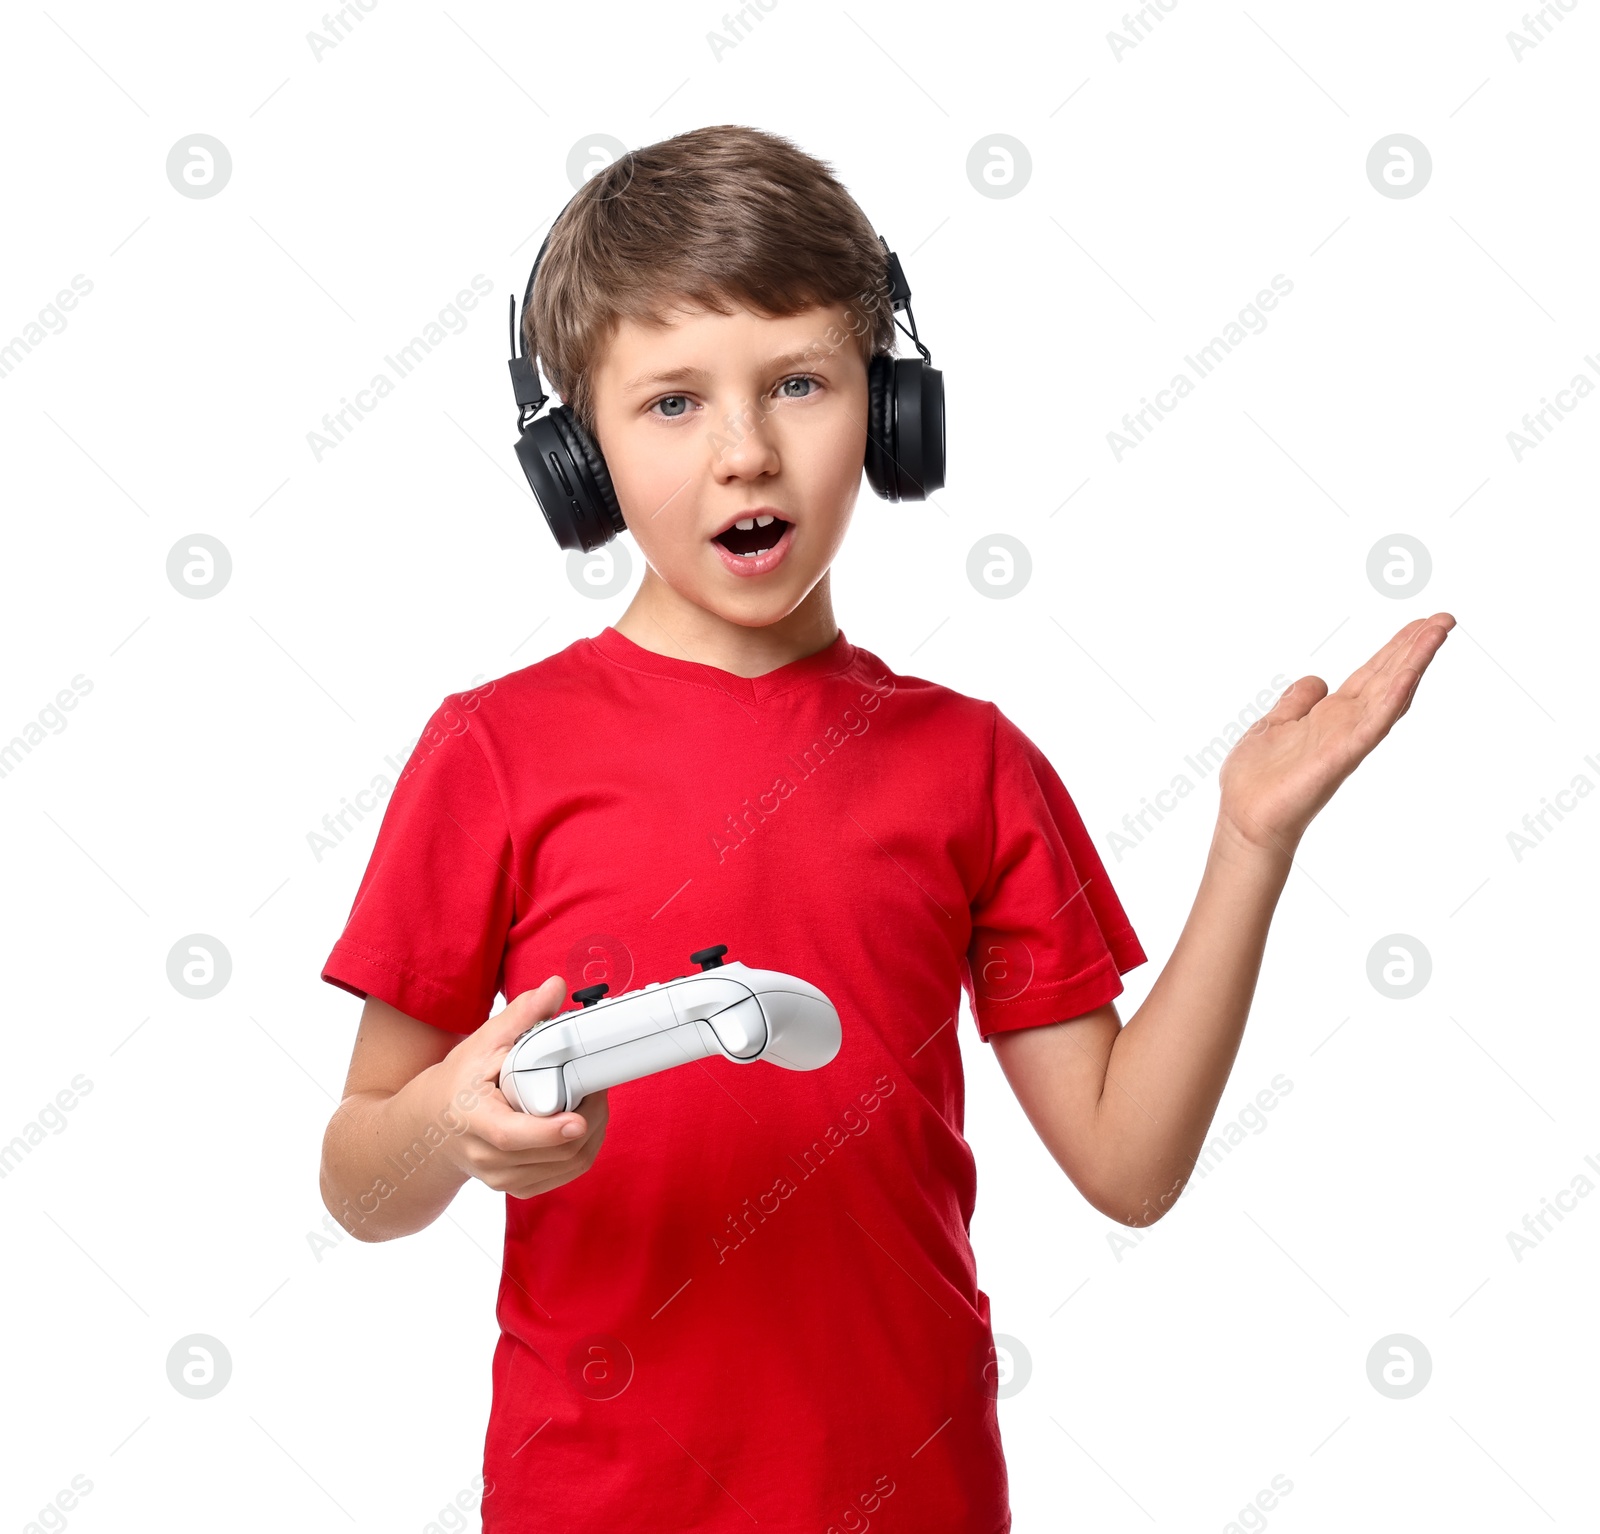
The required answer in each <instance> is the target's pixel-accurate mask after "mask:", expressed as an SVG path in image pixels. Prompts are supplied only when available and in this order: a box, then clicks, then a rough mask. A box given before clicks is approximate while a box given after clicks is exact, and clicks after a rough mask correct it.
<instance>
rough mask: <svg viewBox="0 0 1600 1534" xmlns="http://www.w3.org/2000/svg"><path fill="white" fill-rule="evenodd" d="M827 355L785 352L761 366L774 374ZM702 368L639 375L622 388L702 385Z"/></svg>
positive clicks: (809, 364) (706, 375)
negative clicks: (685, 384) (659, 385)
mask: <svg viewBox="0 0 1600 1534" xmlns="http://www.w3.org/2000/svg"><path fill="white" fill-rule="evenodd" d="M826 356H827V354H826V353H824V354H823V356H821V357H817V356H813V355H811V354H808V353H806V352H785V353H784V354H783V355H782V356H781V357H769V358H768V359H767V361H766V363H765V364H764V365H763V367H764V370H765V371H767V372H774V371H776V370H777V369H779V368H789V367H799V366H802V365H804V366H807V367H816V366H818V365H819V364H820V363H822V362H823V361H825V360H826ZM710 376H711V375H710V373H708V372H707V371H706V369H704V368H692V367H681V368H666V369H663V370H662V371H661V372H657V373H641V374H639V376H638V377H637V378H630V379H629V380H628V381H627V383H625V384H624V385H623V386H622V387H623V389H624V390H625V391H626V392H627V393H629V394H631V393H633V392H634V390H636V389H643V388H646V387H652V386H654V385H657V384H675V383H690V384H692V383H703V382H705V380H706V379H708V378H709V377H710Z"/></svg>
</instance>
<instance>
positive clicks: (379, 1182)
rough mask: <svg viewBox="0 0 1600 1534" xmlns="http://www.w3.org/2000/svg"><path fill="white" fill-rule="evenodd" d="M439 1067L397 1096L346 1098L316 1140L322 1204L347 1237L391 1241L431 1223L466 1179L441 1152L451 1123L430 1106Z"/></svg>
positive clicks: (450, 1115) (447, 1111) (448, 1115)
mask: <svg viewBox="0 0 1600 1534" xmlns="http://www.w3.org/2000/svg"><path fill="white" fill-rule="evenodd" d="M437 1079H438V1068H437V1067H430V1068H429V1069H428V1070H425V1071H422V1072H420V1073H419V1074H418V1075H416V1076H414V1077H413V1078H412V1079H411V1080H410V1081H408V1082H407V1083H406V1084H405V1086H403V1087H402V1088H401V1089H400V1090H399V1091H398V1092H393V1093H388V1092H357V1093H354V1094H352V1095H351V1096H349V1097H347V1098H345V1100H344V1101H343V1102H342V1103H340V1105H339V1107H338V1109H337V1110H336V1111H335V1113H334V1115H333V1118H332V1119H331V1120H330V1121H329V1123H328V1128H327V1132H326V1134H325V1135H324V1136H323V1141H322V1169H321V1175H320V1181H321V1188H322V1201H323V1203H324V1204H325V1205H326V1206H327V1208H328V1211H329V1213H331V1214H332V1215H333V1217H334V1218H335V1219H336V1220H338V1221H339V1223H340V1224H341V1225H343V1226H344V1228H345V1229H346V1230H348V1231H349V1232H350V1234H351V1235H353V1236H355V1237H356V1238H357V1239H359V1240H362V1241H390V1240H393V1239H394V1238H395V1237H396V1236H408V1235H410V1234H411V1233H412V1232H413V1231H418V1230H421V1229H423V1228H424V1227H425V1226H428V1225H431V1224H432V1223H433V1222H434V1221H435V1220H436V1219H438V1217H439V1216H440V1215H441V1214H442V1213H443V1212H444V1210H445V1209H446V1208H447V1207H448V1206H449V1203H450V1201H451V1199H453V1198H454V1197H455V1195H456V1192H457V1190H458V1189H459V1188H460V1187H461V1185H462V1184H463V1183H464V1182H466V1181H467V1173H465V1172H464V1171H462V1170H461V1169H460V1168H458V1167H457V1166H455V1165H454V1163H452V1162H451V1161H450V1160H449V1159H448V1158H447V1157H446V1156H444V1155H442V1154H441V1153H440V1147H441V1146H442V1145H443V1144H444V1143H445V1142H446V1140H447V1138H448V1136H449V1135H450V1134H451V1133H452V1126H453V1125H454V1124H455V1122H456V1118H455V1115H454V1112H453V1109H452V1107H451V1105H450V1104H448V1103H447V1104H446V1105H445V1107H444V1108H443V1110H442V1111H441V1110H440V1109H439V1108H438V1106H437V1097H438V1095H439V1094H438V1092H437V1091H436V1090H430V1089H432V1088H434V1086H435V1083H436V1081H437Z"/></svg>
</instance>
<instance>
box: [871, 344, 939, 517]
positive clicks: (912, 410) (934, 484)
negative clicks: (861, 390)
mask: <svg viewBox="0 0 1600 1534" xmlns="http://www.w3.org/2000/svg"><path fill="white" fill-rule="evenodd" d="M944 462H945V457H944V374H942V373H941V372H940V371H939V370H938V368H935V367H930V366H929V365H928V364H927V363H925V362H924V361H923V360H922V359H921V358H920V357H890V356H887V355H879V356H876V357H874V358H873V359H872V365H871V367H870V369H869V371H868V375H867V461H866V470H867V482H868V483H869V484H870V485H871V486H872V488H873V489H874V490H875V491H876V492H877V493H878V494H879V495H881V496H882V497H883V498H884V499H885V500H886V501H922V500H926V499H927V498H928V496H929V495H930V494H931V493H932V492H933V491H935V490H942V489H943V488H944Z"/></svg>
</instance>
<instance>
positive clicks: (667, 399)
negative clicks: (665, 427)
mask: <svg viewBox="0 0 1600 1534" xmlns="http://www.w3.org/2000/svg"><path fill="white" fill-rule="evenodd" d="M657 405H661V406H663V407H666V408H663V409H662V410H661V411H660V412H659V413H660V415H661V416H663V417H664V418H665V419H666V420H669V421H675V420H677V419H678V418H679V417H680V416H684V415H687V414H688V413H689V396H688V395H687V394H663V395H662V396H661V398H660V399H658V400H653V401H651V404H650V409H651V411H652V412H655V409H656V406H657ZM673 406H677V407H679V408H677V409H673V408H671V407H673Z"/></svg>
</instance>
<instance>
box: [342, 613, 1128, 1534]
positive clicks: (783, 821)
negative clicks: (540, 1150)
mask: <svg viewBox="0 0 1600 1534" xmlns="http://www.w3.org/2000/svg"><path fill="white" fill-rule="evenodd" d="M716 943H726V944H727V945H728V952H727V954H726V955H725V957H724V962H732V961H734V960H741V961H743V962H744V963H745V964H748V965H750V966H751V967H752V968H759V969H775V970H782V971H785V972H787V973H789V974H794V975H798V976H800V977H801V978H802V979H805V980H808V981H810V982H811V983H812V984H814V985H817V986H820V987H821V989H822V990H823V991H824V992H825V993H826V994H827V996H828V997H829V999H830V1000H831V1001H832V1002H833V1004H834V1006H835V1007H836V1008H837V1009H838V1012H839V1018H840V1022H841V1024H842V1027H843V1035H844V1037H843V1043H842V1044H841V1046H840V1049H839V1053H838V1054H837V1056H835V1058H834V1059H833V1061H832V1062H831V1063H830V1064H828V1065H827V1066H824V1067H823V1068H822V1069H820V1070H815V1071H808V1072H796V1071H788V1070H781V1069H778V1068H777V1067H774V1066H772V1065H769V1064H766V1063H764V1062H756V1063H753V1064H750V1065H747V1066H742V1065H738V1064H736V1063H734V1062H732V1061H729V1060H726V1059H722V1058H720V1057H718V1058H714V1059H711V1060H707V1061H703V1062H696V1063H694V1064H692V1065H689V1066H685V1067H680V1068H677V1069H673V1070H668V1071H663V1072H661V1073H659V1074H657V1075H654V1076H649V1077H646V1078H644V1079H642V1080H639V1081H634V1082H629V1083H626V1084H624V1085H622V1086H619V1087H614V1088H612V1091H611V1100H610V1106H611V1118H610V1124H609V1127H608V1129H607V1131H606V1139H605V1143H604V1145H603V1146H602V1148H601V1150H600V1154H599V1156H598V1157H597V1158H596V1161H595V1164H594V1165H593V1166H592V1167H591V1168H590V1170H589V1171H588V1172H586V1173H584V1174H583V1175H582V1176H581V1177H579V1178H577V1179H575V1180H574V1181H573V1182H570V1183H568V1184H566V1185H565V1186H563V1187H560V1188H556V1189H554V1190H553V1191H551V1192H549V1193H544V1194H540V1195H538V1196H537V1197H534V1198H531V1199H515V1198H509V1197H508V1199H507V1201H506V1238H505V1258H504V1274H503V1278H502V1281H501V1285H500V1292H499V1300H498V1304H497V1316H498V1319H499V1323H500V1328H501V1335H500V1339H499V1342H498V1344H497V1346H496V1349H495V1354H494V1363H493V1383H494V1396H493V1404H492V1406H491V1409H490V1415H489V1424H488V1434H487V1439H486V1443H485V1449H484V1471H483V1473H484V1477H485V1481H486V1483H487V1485H488V1487H490V1488H492V1489H490V1490H488V1491H486V1494H485V1498H484V1503H483V1527H484V1529H485V1531H487V1534H524V1531H533V1530H544V1529H548V1528H553V1527H559V1528H561V1529H562V1530H564V1531H566V1534H585V1531H588V1530H596V1531H599V1530H604V1531H606V1534H619V1531H626V1530H634V1529H639V1530H650V1531H653V1534H654V1531H660V1530H666V1529H670V1530H689V1529H694V1530H738V1531H741V1534H746V1531H748V1530H749V1529H750V1528H752V1527H759V1528H761V1529H762V1530H765V1531H767V1534H827V1531H829V1530H850V1529H861V1528H864V1527H866V1525H867V1523H868V1522H873V1523H875V1524H878V1526H880V1527H882V1528H884V1529H900V1530H911V1531H915V1534H999V1531H1002V1530H1006V1529H1009V1528H1010V1526H1011V1515H1010V1509H1009V1503H1008V1498H1007V1481H1006V1468H1005V1460H1004V1457H1003V1455H1002V1452H1001V1444H1000V1432H999V1425H998V1421H997V1417H996V1412H995V1367H994V1356H993V1337H992V1333H991V1330H990V1322H989V1297H988V1295H987V1294H985V1293H984V1291H983V1290H982V1289H980V1288H979V1287H978V1282H977V1270H976V1263H975V1260H974V1256H973V1251H972V1246H971V1243H970V1240H969V1228H970V1224H971V1219H972V1211H973V1204H974V1199H975V1197H976V1191H977V1190H976V1175H975V1165H974V1161H973V1156H972V1151H971V1149H970V1147H969V1146H968V1144H967V1142H966V1140H965V1138H964V1137H963V1134H962V1127H963V1110H964V1104H965V1089H964V1081H963V1077H962V1069H961V1054H960V1049H959V1047H958V1043H957V1038H956V1021H957V1015H958V1006H959V1000H960V995H961V992H962V991H963V990H965V992H966V995H967V998H968V1001H969V1003H970V1004H971V1006H972V1009H973V1015H974V1016H975V1018H976V1020H977V1025H978V1030H979V1034H980V1036H981V1037H983V1038H985V1039H987V1038H988V1037H989V1036H990V1035H991V1034H993V1033H995V1032H997V1031H1000V1030H1003V1029H1012V1028H1028V1027H1033V1026H1036V1025H1039V1024H1043V1023H1053V1022H1058V1021H1061V1020H1063V1019H1066V1018H1071V1017H1077V1016H1079V1015H1081V1014H1082V1013H1085V1012H1088V1011H1091V1010H1093V1009H1094V1008H1095V1007H1098V1006H1101V1005H1102V1004H1104V1003H1105V1002H1107V1001H1109V1000H1111V998H1113V997H1114V996H1116V995H1118V994H1119V993H1120V992H1121V991H1122V989H1123V985H1122V980H1121V978H1120V973H1121V972H1124V971H1126V970H1129V969H1132V968H1133V967H1134V966H1135V965H1138V964H1142V963H1143V962H1144V961H1145V953H1144V950H1143V949H1142V948H1141V947H1140V945H1139V941H1138V938H1137V937H1136V936H1135V935H1134V932H1133V929H1132V928H1131V927H1130V926H1129V924H1128V920H1127V918H1126V916H1125V915H1124V913H1123V910H1122V907H1121V906H1120V905H1119V903H1118V901H1117V897H1116V894H1115V892H1114V891H1113V889H1112V887H1111V884H1110V881H1109V880H1108V879H1107V878H1106V874H1105V869H1104V867H1103V866H1102V864H1101V861H1100V858H1099V856H1098V855H1097V854H1096V852H1095V849H1094V846H1093V844H1092V843H1091V841H1090V839H1089V835H1088V833H1087V831H1086V830H1085V829H1084V826H1083V822H1082V821H1081V820H1080V818H1079V816H1078V812H1077V810H1076V808H1075V806H1074V805H1073V802H1072V800H1071V798H1070V797H1069V796H1068V794H1067V791H1066V789H1065V788H1064V787H1063V786H1062V784H1061V781H1060V779H1059V778H1058V777H1057V776H1056V774H1055V772H1054V771H1053V770H1052V768H1051V767H1050V764H1049V763H1048V762H1047V761H1046V760H1045V758H1044V756H1043V755H1042V754H1041V753H1040V752H1039V750H1038V749H1037V747H1035V746H1034V745H1033V743H1032V742H1031V741H1029V740H1028V738H1027V737H1026V736H1025V735H1023V734H1022V732H1021V731H1020V730H1019V729H1018V728H1017V727H1016V726H1015V725H1014V724H1013V723H1012V722H1011V721H1010V720H1009V719H1008V718H1006V716H1005V715H1004V714H1002V713H1001V712H1000V710H999V709H998V708H996V707H995V706H994V705H993V704H992V703H986V702H982V701H980V700H978V699H974V698H969V697H967V696H965V695H964V694H961V693H958V692H955V691H952V690H951V689H949V688H946V687H941V686H939V685H937V684H935V683H932V682H927V681H923V680H921V679H919V678H916V677H907V676H897V675H895V674H894V673H893V672H891V671H890V670H889V668H888V667H887V666H885V665H884V663H883V662H882V661H881V660H879V659H878V658H877V657H876V656H875V655H872V654H870V653H869V652H868V651H866V650H863V649H861V648H860V647H858V646H855V645H852V644H851V643H850V642H849V641H848V640H847V639H846V638H845V636H844V634H843V632H840V633H839V634H838V635H837V637H836V638H835V639H834V641H833V643H832V644H830V645H828V646H827V647H826V648H825V649H823V650H819V651H818V652H816V653H815V654H813V655H809V656H805V657H804V658H802V659H800V660H796V661H791V662H790V663H789V664H788V665H785V666H780V667H778V668H777V669H776V670H775V671H769V672H767V673H766V674H765V675H764V676H759V677H749V678H746V677H738V676H735V675H733V674H732V673H730V672H726V671H722V670H720V669H718V668H716V667H714V666H709V665H703V664H700V663H697V662H694V661H686V660H679V659H677V658H675V657H671V656H665V655H658V654H656V653H655V652H654V651H650V650H645V649H643V648H641V647H640V646H639V645H637V644H635V643H634V642H633V641H632V640H630V639H627V638H626V637H624V636H623V635H622V634H621V633H620V632H618V631H617V630H616V629H614V628H610V627H608V628H605V629H603V630H602V631H601V632H600V633H599V634H598V635H597V636H596V637H595V638H593V639H579V640H576V641H575V642H574V643H572V644H570V645H568V646H567V648H566V649H564V650H562V651H560V652H559V653H558V654H556V655H552V656H551V657H549V658H548V659H546V660H543V661H540V662H538V663H537V664H535V665H532V666H528V667H527V668H525V669H524V670H521V671H516V672H513V673H511V674H510V675H508V676H505V677H501V678H499V679H498V680H496V681H494V682H491V683H488V684H486V685H485V686H483V687H480V688H477V689H475V690H473V691H471V692H467V693H456V694H452V695H451V696H450V697H448V698H446V699H445V700H444V702H443V703H442V704H441V705H440V706H439V708H438V709H437V711H436V712H435V713H434V715H433V717H432V718H431V720H430V721H429V725H428V728H427V729H426V730H425V731H424V732H423V734H422V736H421V738H420V739H419V741H418V742H417V745H416V747H415V749H414V750H413V752H412V754H411V757H410V759H409V761H408V763H407V765H406V768H405V771H404V772H403V773H402V775H401V777H400V780H399V781H398V782H397V784H396V785H395V788H394V792H393V794H392V796H391V798H390V800H389V803H388V805H387V806H386V808H385V811H384V816H383V822H382V825H381V827H380V829H379V832H378V837H377V842H376V845H375V846H374V848H373V852H372V857H371V859H370V861H369V863H368V866H367V870H366V873H365V874H364V875H363V877H362V880H361V885H360V888H359V890H358V891H357V894H356V898H355V904H354V907H353V909H352V910H351V913H350V919H349V921H348V922H347V923H346V925H345V929H344V932H343V934H342V935H341V936H340V938H339V940H338V942H337V943H335V944H334V947H333V952H332V953H331V954H330V956H329V958H328V961H327V964H326V965H325V967H324V968H323V971H322V978H323V979H324V980H328V981H331V982H332V983H333V984H335V985H339V986H342V987H344V988H345V989H346V990H350V991H353V992H354V993H355V994H356V995H358V996H363V995H367V994H371V995H374V996H378V997H380V998H381V999H382V1000H384V1001H387V1002H388V1003H390V1004H391V1005H392V1006H394V1007H397V1008H398V1009H399V1010H400V1011H402V1012H405V1013H409V1014H410V1015H411V1016H412V1017H417V1018H421V1019H422V1020H424V1021H425V1022H428V1023H432V1024H434V1025H436V1026H438V1027H440V1028H443V1029H446V1030H449V1031H451V1032H454V1033H467V1032H471V1031H472V1030H473V1029H475V1028H477V1027H478V1026H479V1025H480V1024H481V1023H482V1022H483V1021H484V1019H485V1018H487V1017H488V1016H489V1014H490V1012H491V1010H492V1009H493V1005H494V1000H495V996H496V993H497V992H499V993H502V994H504V995H505V996H507V997H511V996H516V995H518V994H520V993H521V992H522V991H524V990H529V989H532V988H534V987H536V986H538V985H539V984H541V983H542V982H543V981H544V980H545V979H546V977H548V976H550V975H552V974H557V973H559V974H561V975H562V976H563V977H564V978H565V980H566V982H567V986H568V990H569V992H570V991H571V990H574V989H577V988H579V987H582V986H586V985H593V984H595V983H597V982H599V981H605V982H606V983H607V984H608V985H609V987H610V994H611V995H617V994H619V993H621V992H623V991H627V990H632V989H636V988H638V987H640V986H642V985H643V984H644V983H645V982H646V981H649V980H667V979H670V978H672V977H674V976H677V975H685V974H688V973H690V972H691V971H692V970H693V966H692V965H691V964H690V962H689V955H690V954H691V953H692V952H694V951H695V950H696V949H700V948H707V947H710V946H711V945H713V944H716Z"/></svg>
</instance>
